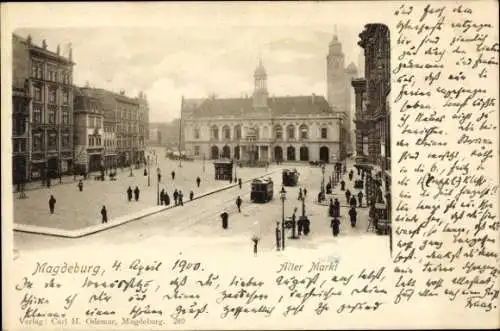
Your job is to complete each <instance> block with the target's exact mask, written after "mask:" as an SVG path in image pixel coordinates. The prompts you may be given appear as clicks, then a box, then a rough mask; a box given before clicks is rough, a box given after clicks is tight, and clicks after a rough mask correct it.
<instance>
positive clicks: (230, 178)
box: [229, 176, 236, 184]
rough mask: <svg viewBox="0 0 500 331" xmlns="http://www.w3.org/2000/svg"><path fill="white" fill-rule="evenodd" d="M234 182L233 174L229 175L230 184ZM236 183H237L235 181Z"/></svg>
mask: <svg viewBox="0 0 500 331" xmlns="http://www.w3.org/2000/svg"><path fill="white" fill-rule="evenodd" d="M232 183H233V177H232V176H229V184H232ZM235 184H236V183H235Z"/></svg>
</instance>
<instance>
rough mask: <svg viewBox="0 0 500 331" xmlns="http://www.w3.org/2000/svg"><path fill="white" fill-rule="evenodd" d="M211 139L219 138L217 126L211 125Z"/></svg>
mask: <svg viewBox="0 0 500 331" xmlns="http://www.w3.org/2000/svg"><path fill="white" fill-rule="evenodd" d="M212 139H216V140H217V139H219V128H218V127H216V126H213V127H212Z"/></svg>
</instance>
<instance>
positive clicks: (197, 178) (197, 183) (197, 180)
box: [196, 177, 201, 187]
mask: <svg viewBox="0 0 500 331" xmlns="http://www.w3.org/2000/svg"><path fill="white" fill-rule="evenodd" d="M200 183H201V178H200V177H196V185H197V186H198V187H200Z"/></svg>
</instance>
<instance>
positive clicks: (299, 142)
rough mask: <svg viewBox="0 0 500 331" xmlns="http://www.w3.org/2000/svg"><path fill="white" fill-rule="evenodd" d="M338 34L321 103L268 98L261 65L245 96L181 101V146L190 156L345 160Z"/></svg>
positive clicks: (345, 99)
mask: <svg viewBox="0 0 500 331" xmlns="http://www.w3.org/2000/svg"><path fill="white" fill-rule="evenodd" d="M353 66H354V65H353V64H350V65H349V66H348V67H347V68H345V67H344V54H343V53H342V49H341V44H340V42H339V41H338V38H337V36H334V37H333V40H332V42H331V43H330V45H329V53H328V56H327V93H328V99H329V100H326V99H325V98H324V97H323V96H320V95H314V94H312V95H303V96H282V97H271V96H269V92H268V90H267V78H268V76H267V72H266V69H265V68H264V65H263V64H262V61H260V63H259V65H258V66H257V68H256V69H255V72H254V92H253V95H252V96H251V97H246V98H216V97H215V96H214V97H209V98H205V99H185V98H183V99H182V105H181V112H182V115H181V116H182V126H183V130H182V131H183V135H184V137H183V138H184V146H185V149H186V152H187V153H188V154H189V155H193V156H194V157H195V158H199V159H202V158H204V159H205V158H206V159H218V158H230V159H236V160H241V161H258V162H261V161H269V162H274V161H319V160H322V161H325V162H333V161H337V160H340V159H343V158H344V157H345V154H346V152H347V150H346V149H347V148H348V145H349V141H348V140H349V129H350V121H352V119H351V118H350V117H351V116H350V104H349V102H350V97H349V96H350V93H351V87H350V77H349V73H350V72H352V71H354V72H355V67H354V68H353Z"/></svg>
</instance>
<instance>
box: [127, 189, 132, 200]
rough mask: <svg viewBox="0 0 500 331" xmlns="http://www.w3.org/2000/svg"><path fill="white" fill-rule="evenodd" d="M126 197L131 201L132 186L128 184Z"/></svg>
mask: <svg viewBox="0 0 500 331" xmlns="http://www.w3.org/2000/svg"><path fill="white" fill-rule="evenodd" d="M127 198H128V201H132V188H131V187H130V186H129V187H128V189H127Z"/></svg>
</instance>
